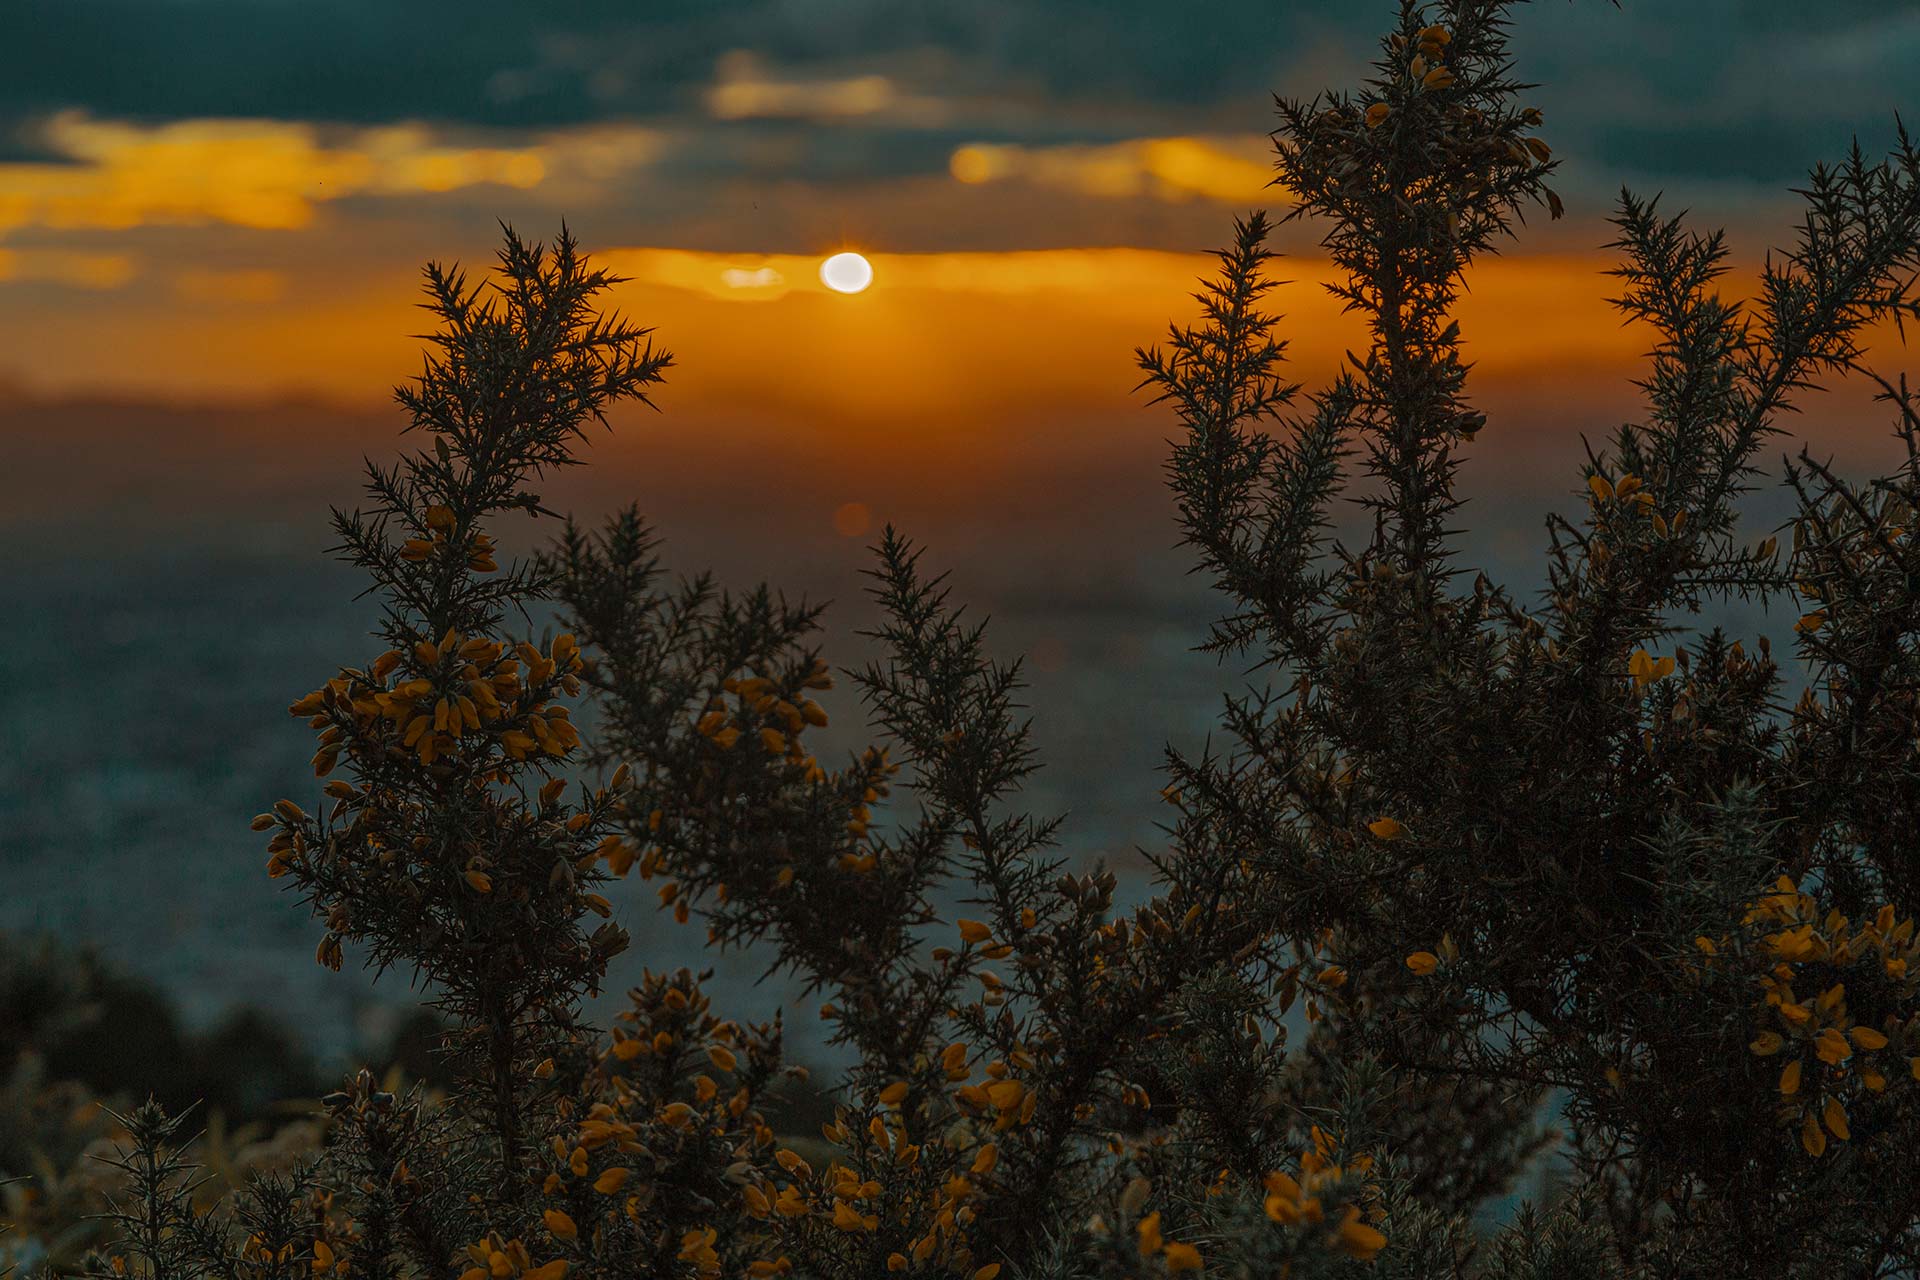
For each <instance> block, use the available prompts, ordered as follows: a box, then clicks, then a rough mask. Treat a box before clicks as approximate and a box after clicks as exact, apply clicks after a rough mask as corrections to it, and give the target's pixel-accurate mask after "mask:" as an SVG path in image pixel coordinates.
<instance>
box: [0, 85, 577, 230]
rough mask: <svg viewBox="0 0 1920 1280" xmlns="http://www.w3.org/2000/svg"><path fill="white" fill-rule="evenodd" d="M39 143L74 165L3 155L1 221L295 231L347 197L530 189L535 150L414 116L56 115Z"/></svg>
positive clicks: (540, 172) (539, 168)
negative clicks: (450, 139)
mask: <svg viewBox="0 0 1920 1280" xmlns="http://www.w3.org/2000/svg"><path fill="white" fill-rule="evenodd" d="M42 132H43V136H42V141H43V142H44V143H45V144H47V145H48V146H50V147H51V148H53V149H54V150H56V151H57V152H59V153H60V154H61V155H64V156H66V157H67V158H68V159H69V160H70V161H72V163H67V164H4V165H0V231H6V230H8V229H11V228H16V227H21V226H29V225H39V226H47V227H56V228H92V229H123V228H127V227H137V226H148V225H153V224H176V225H203V224H206V223H227V224H230V225H233V226H242V227H256V228H264V229H270V230H290V229H295V228H299V227H304V226H306V225H307V224H308V223H309V222H311V221H312V219H313V211H314V206H315V205H316V204H318V203H321V202H324V201H328V200H337V199H340V198H341V197H343V196H351V195H360V194H366V193H372V194H385V195H391V194H400V193H412V192H443V191H451V190H454V189H456V188H459V187H465V186H473V185H476V184H480V183H499V184H503V185H506V186H512V187H522V188H524V187H532V186H535V185H537V184H538V183H539V182H540V181H541V179H542V178H543V177H544V176H545V172H546V161H545V159H544V158H543V156H542V153H541V150H540V148H537V147H535V148H519V149H501V148H490V147H459V146H446V145H436V144H435V142H434V140H433V139H432V137H431V135H430V134H429V133H428V132H427V130H426V129H425V128H423V127H421V126H418V125H401V126H396V127H393V128H385V129H369V130H362V131H360V132H358V133H356V134H353V135H350V136H349V137H348V138H347V139H346V140H345V141H344V142H343V143H342V144H340V145H337V146H326V145H322V144H321V142H320V140H319V136H318V134H317V132H316V131H315V130H314V129H313V128H312V127H311V126H308V125H303V124H291V123H284V122H279V121H266V120H183V121H178V122H175V123H172V124H165V125H159V126H155V127H143V126H138V125H130V124H123V123H117V122H111V121H97V120H92V119H89V118H88V117H86V116H84V115H80V114H77V113H71V112H70V113H66V114H62V115H60V116H56V117H54V118H53V119H52V120H50V121H49V122H48V123H47V124H46V125H45V126H44V129H43V131H42Z"/></svg>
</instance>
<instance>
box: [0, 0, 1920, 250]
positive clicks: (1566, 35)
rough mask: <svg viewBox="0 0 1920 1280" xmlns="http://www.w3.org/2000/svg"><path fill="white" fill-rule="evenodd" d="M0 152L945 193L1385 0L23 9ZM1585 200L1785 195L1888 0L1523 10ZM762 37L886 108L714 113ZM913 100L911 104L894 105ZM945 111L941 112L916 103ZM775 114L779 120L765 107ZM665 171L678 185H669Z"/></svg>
mask: <svg viewBox="0 0 1920 1280" xmlns="http://www.w3.org/2000/svg"><path fill="white" fill-rule="evenodd" d="M11 8H12V10H13V13H12V16H11V18H10V22H9V25H10V27H11V30H10V31H9V32H8V36H9V38H8V39H7V40H6V41H4V42H0V43H3V47H0V162H9V161H13V162H17V161H21V160H52V159H58V158H59V157H57V156H54V155H50V154H48V152H47V150H46V148H45V146H44V144H42V143H40V142H39V141H37V135H36V132H35V129H34V124H35V122H36V121H41V120H44V119H45V118H46V117H48V116H49V115H50V114H52V113H54V112H57V111H62V110H80V111H85V112H87V113H89V114H91V115H93V116H95V117H99V118H103V119H117V120H134V121H146V122H160V121H165V120H171V119H182V118H191V117H209V116H213V117H266V118H275V119H285V120H301V121H316V122H329V123H336V124H340V125H365V124H378V123H386V122H392V121H399V120H424V121H428V122H433V123H437V124H441V125H445V126H452V127H465V126H474V127H482V128H487V129H495V130H501V131H505V132H507V133H509V134H512V133H516V132H524V131H536V130H550V129H554V128H561V127H566V126H574V125H584V124H590V123H594V122H600V121H638V122H642V123H644V124H646V125H647V126H648V127H650V128H655V129H659V130H661V131H662V132H663V135H668V136H671V138H672V139H673V141H672V143H671V144H670V145H669V146H668V147H667V148H666V151H665V153H664V155H663V157H662V159H661V161H660V162H659V163H658V164H657V165H655V166H653V167H652V168H651V169H649V170H648V171H647V172H645V173H644V174H636V175H629V177H628V178H627V179H626V180H625V181H626V182H627V183H628V184H630V185H631V186H632V187H633V188H634V189H633V190H631V191H628V190H626V189H624V188H619V189H616V184H614V183H612V182H610V183H609V187H608V190H609V195H610V197H618V198H622V199H624V198H627V197H629V196H631V198H632V199H633V200H634V201H635V202H636V203H640V204H643V205H644V207H647V208H650V209H653V210H655V211H657V212H659V213H664V214H671V213H673V212H675V211H676V210H678V211H679V212H683V213H687V214H698V213H701V212H705V211H710V210H711V209H712V208H713V207H714V202H715V201H718V200H722V199H723V197H724V198H725V199H732V197H733V195H735V194H737V193H734V192H727V191H725V190H724V189H725V188H726V187H727V186H728V185H729V184H734V183H739V182H748V183H764V184H799V185H804V184H812V185H816V186H820V187H822V188H824V189H828V190H844V189H845V187H846V185H847V184H850V183H860V182H865V183H879V182H885V181H889V180H899V179H927V180H939V179H940V178H941V175H943V173H944V171H945V168H946V165H947V162H948V157H949V156H950V154H951V153H952V151H953V149H954V148H955V147H957V146H959V145H961V144H963V143H966V142H1016V143H1022V144H1025V145H1048V144H1053V143H1063V142H1100V141H1108V140H1113V139H1119V138H1125V137H1140V136H1153V135H1158V134H1171V133H1193V132H1240V133H1252V132H1258V131H1262V130H1264V129H1266V128H1267V127H1269V125H1270V123H1271V117H1270V113H1269V111H1268V108H1267V94H1268V92H1269V91H1270V90H1272V89H1275V88H1280V89H1284V90H1286V91H1287V92H1289V93H1291V94H1298V95H1302V96H1305V95H1311V94H1312V93H1313V92H1314V91H1315V90H1317V89H1318V88H1320V87H1322V86H1323V85H1327V84H1351V83H1352V82H1353V80H1354V79H1355V77H1356V76H1357V75H1359V74H1361V73H1362V72H1363V68H1364V64H1365V62H1366V60H1367V59H1368V58H1369V57H1370V56H1371V55H1372V52H1373V45H1372V33H1373V32H1374V31H1375V30H1377V29H1378V27H1379V26H1380V25H1381V24H1382V22H1383V21H1384V20H1385V19H1386V18H1387V16H1388V15H1389V14H1390V13H1391V10H1392V5H1391V3H1389V2H1388V0H1377V2H1372V3H1356V2H1355V0H1298V2H1296V3H1291V4H1287V3H1276V2H1275V0H1208V3H1205V4H1203V5H1196V4H1189V3H1175V2H1173V0H967V2H966V3H953V2H950V0H570V2H569V3H566V4H564V5H547V4H541V3H537V2H536V0H463V2H462V3H459V4H450V3H445V2H444V0H441V2H439V3H429V2H425V0H419V2H414V3H393V2H392V0H331V2H329V3H312V2H308V3H299V2H297V0H13V3H12V6H11ZM1515 39H1516V46H1517V48H1516V52H1517V54H1518V61H1519V63H1520V68H1521V70H1522V72H1523V73H1524V74H1525V75H1526V76H1527V78H1529V79H1532V80H1536V81H1539V82H1540V83H1541V88H1540V89H1539V90H1538V93H1537V99H1536V100H1537V101H1539V102H1540V103H1541V105H1543V106H1545V107H1547V108H1548V111H1549V120H1548V126H1547V129H1546V134H1547V137H1548V138H1549V140H1550V141H1552V142H1553V144H1554V145H1555V146H1556V148H1557V149H1558V150H1559V152H1560V154H1561V155H1562V156H1563V157H1565V158H1566V159H1567V160H1568V170H1567V173H1566V176H1565V183H1566V187H1567V189H1568V191H1569V193H1572V192H1574V191H1577V190H1581V189H1583V188H1584V189H1586V190H1589V191H1591V192H1595V193H1604V192H1606V191H1607V190H1608V189H1610V188H1614V187H1617V186H1618V185H1619V184H1620V182H1622V181H1631V182H1633V183H1634V185H1636V186H1662V185H1668V184H1669V180H1672V182H1673V183H1674V184H1676V185H1677V184H1678V182H1679V180H1680V179H1682V178H1687V179H1691V180H1696V181H1702V180H1704V181H1707V182H1713V181H1721V182H1725V181H1729V180H1732V181H1739V182H1746V183H1753V184H1759V185H1760V186H1762V187H1764V188H1766V189H1773V188H1780V187H1784V186H1785V185H1787V184H1789V183H1791V182H1792V181H1793V180H1794V179H1796V178H1797V177H1798V176H1800V175H1801V174H1803V173H1804V171H1805V169H1806V168H1807V167H1808V166H1809V165H1811V164H1812V163H1814V162H1815V161H1817V160H1820V159H1823V158H1833V157H1835V156H1837V154H1838V153H1839V151H1840V150H1841V149H1842V148H1843V147H1844V146H1845V144H1846V141H1847V139H1848V138H1849V136H1850V135H1851V134H1853V133H1855V132H1859V133H1860V134H1861V135H1862V136H1863V140H1865V141H1866V142H1868V143H1869V145H1870V146H1877V145H1882V144H1884V143H1885V141H1886V140H1887V139H1888V138H1889V137H1890V135H1891V115H1892V112H1893V111H1894V110H1895V109H1898V108H1900V107H1902V106H1904V107H1906V108H1907V109H1908V110H1909V113H1911V111H1912V109H1913V107H1914V105H1915V103H1914V99H1915V98H1916V96H1920V95H1916V94H1915V93H1914V91H1913V85H1914V77H1913V76H1912V74H1911V68H1912V67H1913V66H1914V65H1916V59H1920V10H1916V9H1915V8H1914V6H1912V5H1911V4H1906V3H1900V2H1898V0H1823V2H1822V3H1818V4H1808V3H1803V2H1802V0H1687V3H1684V4H1672V3H1656V2H1655V0H1623V3H1622V5H1621V6H1620V7H1618V8H1616V7H1614V6H1613V5H1609V4H1606V3H1602V2H1600V0H1573V2H1571V3H1569V2H1567V0H1542V2H1541V3H1537V4H1534V5H1531V6H1528V7H1525V8H1523V9H1521V10H1519V11H1517V13H1516V17H1515ZM738 51H747V52H749V53H751V54H752V55H753V65H754V66H755V67H757V68H759V69H760V70H762V71H763V72H764V73H765V74H766V75H768V76H770V77H774V78H776V79H778V78H787V79H794V80H798V81H800V82H807V81H810V80H811V81H831V80H833V79H834V78H836V77H852V76H884V77H886V79H887V80H888V82H889V83H890V85H891V86H892V89H893V93H894V99H893V100H892V104H891V105H886V106H882V107H881V108H880V109H877V110H875V111H872V112H871V113H868V114H858V113H854V114H846V115H840V116H833V115H832V114H831V113H828V114H827V115H826V116H820V115H814V116H812V117H809V115H808V113H807V112H805V111H796V112H792V113H789V117H790V118H786V119H769V118H752V119H740V120H732V121H716V120H712V119H710V118H709V112H708V110H707V106H706V95H707V93H708V91H709V90H710V89H711V88H712V87H713V86H714V84H715V80H716V76H717V75H718V74H720V69H721V66H722V60H723V59H724V58H725V57H726V56H727V55H729V54H731V53H736V52H738ZM901 103H908V104H916V105H912V106H910V107H904V108H903V107H901V106H900V104H901ZM921 106H925V107H926V108H927V109H925V110H922V109H920V108H921ZM774 114H776V115H777V114H779V113H777V112H776V113H774ZM669 188H671V189H669Z"/></svg>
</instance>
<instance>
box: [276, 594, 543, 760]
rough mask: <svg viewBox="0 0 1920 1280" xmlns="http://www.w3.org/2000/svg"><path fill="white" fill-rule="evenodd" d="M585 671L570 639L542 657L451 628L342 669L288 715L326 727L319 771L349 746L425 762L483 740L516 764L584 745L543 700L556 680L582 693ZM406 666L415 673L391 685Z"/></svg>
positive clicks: (526, 647)
mask: <svg viewBox="0 0 1920 1280" xmlns="http://www.w3.org/2000/svg"><path fill="white" fill-rule="evenodd" d="M523 665H524V668H525V670H524V673H523V671H522V667H523ZM580 667H581V659H580V651H579V647H578V645H577V644H576V643H575V642H574V639H573V637H572V636H571V635H562V636H559V637H557V638H556V639H555V640H554V642H553V645H552V648H551V650H550V652H548V653H541V652H540V650H539V649H537V648H535V647H534V646H533V645H531V644H527V643H524V642H523V643H521V644H519V645H517V646H514V647H513V648H512V649H509V647H508V645H507V643H506V642H505V641H502V640H490V639H487V638H486V637H484V636H474V637H472V638H468V637H465V636H462V635H460V634H459V633H458V632H456V631H452V630H449V631H448V632H447V633H446V634H445V635H444V636H442V637H441V638H440V640H439V641H438V642H437V643H436V642H434V641H430V640H422V641H420V642H419V643H418V644H416V645H414V647H413V650H412V652H411V653H410V654H402V653H401V652H400V651H399V650H397V649H392V650H388V651H387V652H386V653H383V654H381V655H380V657H379V658H377V659H375V660H374V662H373V665H372V666H370V667H369V668H368V669H367V670H366V671H364V672H361V671H343V672H342V673H341V674H340V675H338V676H335V677H334V678H333V679H332V680H329V681H328V682H327V683H326V684H325V685H324V686H322V687H321V688H319V689H316V690H314V691H313V692H312V693H310V694H308V695H307V696H306V697H304V698H302V699H300V700H299V701H298V702H296V703H294V704H293V705H292V706H291V707H289V708H288V711H289V712H290V713H291V714H293V715H296V716H306V717H310V719H309V720H308V723H309V724H310V725H311V726H312V727H313V728H316V729H319V730H320V731H321V733H320V750H319V752H318V753H317V754H316V755H315V756H314V758H313V770H314V773H315V774H316V775H317V776H319V777H325V776H326V775H327V774H329V773H331V772H332V771H333V766H334V764H335V762H336V761H337V760H338V759H339V757H340V754H341V752H342V751H343V750H347V749H352V750H354V751H356V752H361V753H366V754H369V755H373V754H378V753H387V754H389V755H391V754H397V753H398V752H402V751H404V752H406V753H409V754H411V755H413V756H414V757H415V758H416V759H417V760H418V761H419V762H420V763H421V764H423V765H430V764H432V763H433V762H434V761H435V760H436V759H438V758H440V757H443V756H450V755H453V754H455V753H456V752H459V751H462V750H465V749H469V748H471V747H473V746H474V745H475V744H476V743H477V744H480V745H481V746H483V747H484V748H488V749H490V748H491V747H492V746H494V745H497V746H498V747H499V749H500V751H501V752H502V753H504V754H505V756H506V757H507V758H509V759H512V760H526V759H528V758H530V757H534V756H536V755H544V756H554V757H558V756H564V755H566V754H567V753H568V752H570V751H572V750H573V749H574V748H575V747H577V746H579V745H580V734H579V732H578V731H577V730H575V728H574V727H573V724H572V721H571V718H570V715H569V712H568V710H567V708H566V707H565V706H561V705H557V704H549V703H548V702H547V700H546V698H547V696H548V694H549V692H550V691H551V690H552V688H553V687H554V686H555V685H557V686H558V687H559V689H560V690H561V691H563V692H565V693H567V694H568V695H573V694H577V693H578V692H579V691H580V678H579V674H578V673H579V670H580ZM403 668H406V670H407V671H409V672H411V674H410V675H407V676H406V678H401V679H398V680H395V681H394V682H393V683H392V684H391V685H389V683H388V681H389V678H390V677H393V676H395V675H399V674H404V673H403V672H402V669H403Z"/></svg>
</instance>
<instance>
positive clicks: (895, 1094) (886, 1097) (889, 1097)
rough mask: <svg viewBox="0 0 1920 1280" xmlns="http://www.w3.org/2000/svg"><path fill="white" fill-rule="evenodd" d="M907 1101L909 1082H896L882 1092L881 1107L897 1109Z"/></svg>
mask: <svg viewBox="0 0 1920 1280" xmlns="http://www.w3.org/2000/svg"><path fill="white" fill-rule="evenodd" d="M906 1100H907V1082H906V1081H905V1080H895V1081H894V1082H893V1083H892V1084H890V1085H888V1086H887V1087H886V1088H884V1089H882V1090H881V1091H880V1105H882V1106H886V1107H897V1106H899V1105H900V1104H901V1103H902V1102H905V1101H906Z"/></svg>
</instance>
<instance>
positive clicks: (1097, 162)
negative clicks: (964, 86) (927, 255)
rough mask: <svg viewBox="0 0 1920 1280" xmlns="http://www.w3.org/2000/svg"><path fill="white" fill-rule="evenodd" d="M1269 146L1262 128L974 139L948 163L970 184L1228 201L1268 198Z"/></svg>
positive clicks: (1116, 196)
mask: <svg viewBox="0 0 1920 1280" xmlns="http://www.w3.org/2000/svg"><path fill="white" fill-rule="evenodd" d="M1271 149H1272V148H1271V145H1270V144H1269V143H1268V141H1267V140H1266V139H1265V138H1264V137H1261V136H1259V135H1249V136H1247V137H1232V138H1136V139H1131V140H1129V141H1126V142H1114V143H1108V144H1105V145H1099V146H1082V145H1069V146H1055V147H1023V146H1018V145H1015V144H1012V143H973V144H970V145H968V146H964V147H960V148H958V149H957V150H955V151H954V153H953V154H952V155H951V156H950V157H948V162H947V170H948V172H949V173H951V174H952V175H953V176H954V178H955V179H957V180H958V181H960V182H965V183H969V184H977V183H985V182H1003V181H1019V182H1026V183H1030V184H1032V185H1034V186H1041V187H1054V188H1060V189H1064V190H1068V191H1073V192H1077V193H1079V194H1081V195H1089V196H1101V197H1106V198H1110V199H1125V198H1129V197H1137V196H1151V197H1154V198H1156V199H1160V200H1193V199H1203V200H1217V201H1222V202H1226V203H1233V202H1237V201H1245V200H1258V199H1261V198H1262V197H1263V196H1265V197H1266V198H1268V199H1271V198H1272V192H1271V191H1270V190H1269V188H1268V186H1267V184H1268V181H1269V180H1270V179H1271V178H1272V177H1273V169H1272V165H1271V163H1270V161H1269V159H1268V156H1269V153H1270V151H1271Z"/></svg>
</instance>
